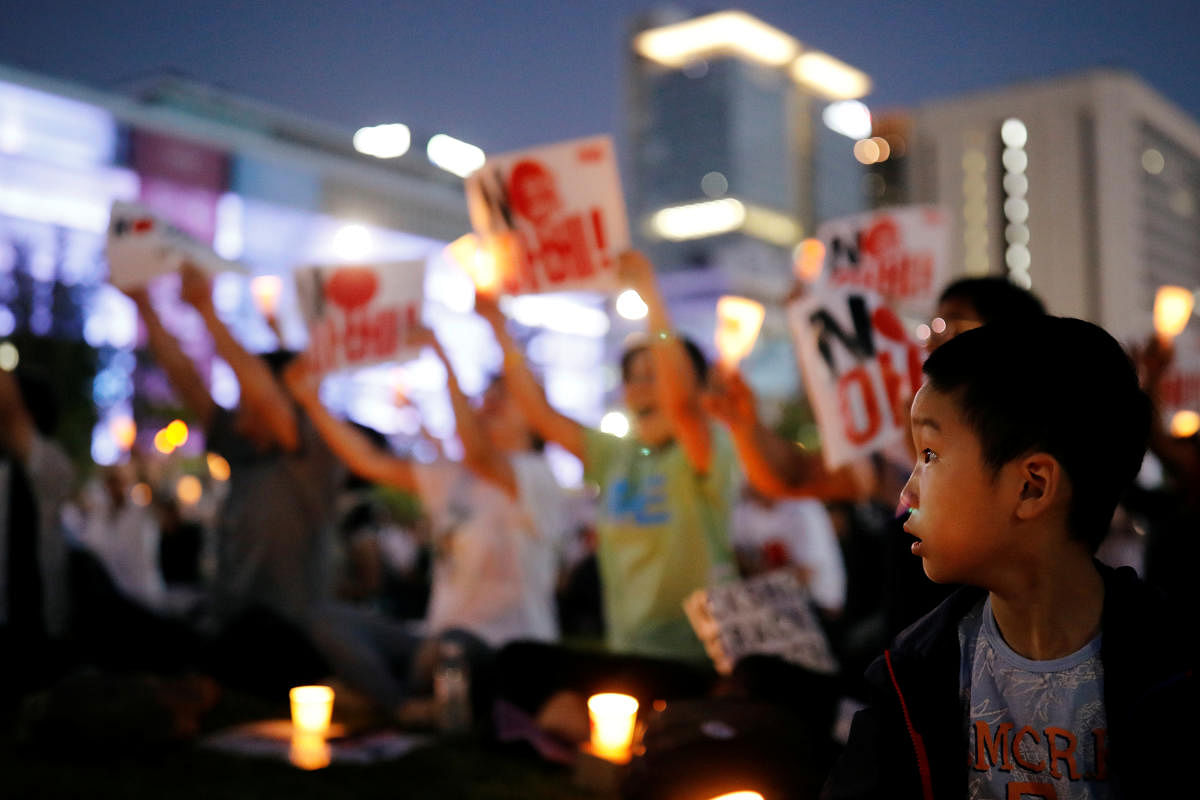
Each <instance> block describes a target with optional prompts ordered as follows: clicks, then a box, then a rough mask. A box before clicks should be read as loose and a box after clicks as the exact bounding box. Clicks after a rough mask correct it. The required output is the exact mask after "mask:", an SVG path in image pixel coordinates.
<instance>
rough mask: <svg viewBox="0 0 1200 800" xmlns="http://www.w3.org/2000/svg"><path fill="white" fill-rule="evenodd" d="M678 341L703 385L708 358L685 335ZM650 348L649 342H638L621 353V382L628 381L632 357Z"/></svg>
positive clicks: (705, 378)
mask: <svg viewBox="0 0 1200 800" xmlns="http://www.w3.org/2000/svg"><path fill="white" fill-rule="evenodd" d="M679 343H680V344H682V345H683V349H684V352H686V353H687V356H688V360H689V361H691V362H692V369H693V370H695V372H696V382H697V383H698V384H699V385H700V386H704V385H705V384H706V383H707V382H708V359H707V358H705V357H704V351H702V350H701V349H700V345H698V344H696V343H695V342H693V341H692V340H691V339H689V338H688V337H686V336H680V337H679ZM649 348H650V343H649V342H644V341H643V342H638V343H637V344H635V345H633V346H632V347H630V348H629V349H628V350H626V351H625V352H624V353H621V380H622V382H626V383H627V382H628V381H629V369H630V366H631V365H632V364H633V358H634V356H636V355H637V354H638V353H640V352H642V351H643V350H647V349H649Z"/></svg>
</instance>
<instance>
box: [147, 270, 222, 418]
mask: <svg viewBox="0 0 1200 800" xmlns="http://www.w3.org/2000/svg"><path fill="white" fill-rule="evenodd" d="M125 294H127V295H128V296H129V299H130V300H132V301H133V303H134V305H136V306H137V309H138V314H139V315H140V316H141V318H142V323H143V324H144V325H145V326H146V341H147V344H148V345H149V346H150V353H151V355H153V356H154V360H155V361H156V362H157V363H158V365H159V366H160V367H162V370H163V372H165V373H167V380H169V381H170V382H171V387H172V388H173V389H174V390H175V393H176V394H177V395H179V399H180V401H181V402H182V403H183V404H184V406H186V407H187V409H188V410H189V411H191V412H192V414H194V415H195V416H196V419H197V420H198V421H199V422H200V424H201V426H203V427H204V428H206V429H207V428H208V427H209V425H210V424H211V422H212V418H213V413H214V412H215V411H216V408H217V404H216V403H215V402H214V401H213V399H212V395H211V394H209V392H208V387H207V386H205V385H204V379H203V378H201V377H200V373H199V372H198V371H197V370H196V365H195V364H193V363H192V360H191V359H190V358H188V357H187V355H186V354H185V353H184V352H183V350H182V349H181V348H180V347H179V342H178V341H177V340H176V339H175V337H174V336H172V335H171V334H170V332H169V331H167V329H166V328H164V327H163V324H162V320H161V319H160V318H159V316H158V312H157V311H155V310H154V305H153V304H152V303H151V302H150V294H149V292H147V291H146V288H145V287H138V288H136V289H126V290H125Z"/></svg>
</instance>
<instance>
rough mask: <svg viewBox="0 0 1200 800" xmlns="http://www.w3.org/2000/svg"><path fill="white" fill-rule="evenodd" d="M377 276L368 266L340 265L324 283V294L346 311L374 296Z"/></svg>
mask: <svg viewBox="0 0 1200 800" xmlns="http://www.w3.org/2000/svg"><path fill="white" fill-rule="evenodd" d="M378 288H379V278H378V277H376V275H375V272H374V270H372V269H371V268H370V267H341V268H340V269H338V271H337V272H335V273H333V277H331V278H330V279H329V283H327V284H325V295H326V297H328V298H329V299H330V301H331V302H333V304H334V305H336V306H339V307H341V308H343V309H345V310H346V311H350V310H351V309H354V308H358V307H359V306H365V305H366V304H367V303H369V302H370V301H371V298H372V297H374V296H375V290H376V289H378Z"/></svg>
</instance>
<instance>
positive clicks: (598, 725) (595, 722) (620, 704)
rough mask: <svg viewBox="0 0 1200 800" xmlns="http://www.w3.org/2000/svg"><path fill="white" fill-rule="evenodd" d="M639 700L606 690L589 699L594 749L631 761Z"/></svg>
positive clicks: (611, 758) (617, 759)
mask: <svg viewBox="0 0 1200 800" xmlns="http://www.w3.org/2000/svg"><path fill="white" fill-rule="evenodd" d="M637 709H638V701H637V700H636V699H634V698H632V697H630V696H629V695H627V694H615V693H612V692H605V693H603V694H594V695H592V696H591V697H589V698H588V717H589V719H590V720H591V723H592V740H591V741H592V752H594V753H595V754H596V755H598V756H600V757H601V758H604V759H607V760H609V761H615V762H618V763H624V762H626V761H628V760H629V748H630V746H631V745H632V744H633V727H634V723H635V722H636V721H637Z"/></svg>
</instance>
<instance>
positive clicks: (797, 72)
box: [792, 50, 871, 100]
mask: <svg viewBox="0 0 1200 800" xmlns="http://www.w3.org/2000/svg"><path fill="white" fill-rule="evenodd" d="M792 78H793V79H794V80H795V81H796V82H797V83H799V84H800V85H801V86H804V87H806V88H808V89H811V90H812V91H814V92H817V93H818V94H821V95H824V96H825V97H828V98H829V99H830V100H855V99H857V98H859V97H862V96H863V95H865V94H868V93H870V91H871V79H870V78H869V77H867V74H866V73H865V72H862V71H861V70H857V69H855V68H854V67H852V66H850V65H849V64H847V63H845V62H844V61H839V60H838V59H836V58H834V57H833V56H831V55H829V54H828V53H822V52H820V51H818V50H809V51H808V52H806V53H803V54H802V55H801V56H800V57H799V58H797V59H796V61H795V62H794V63H793V64H792Z"/></svg>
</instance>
